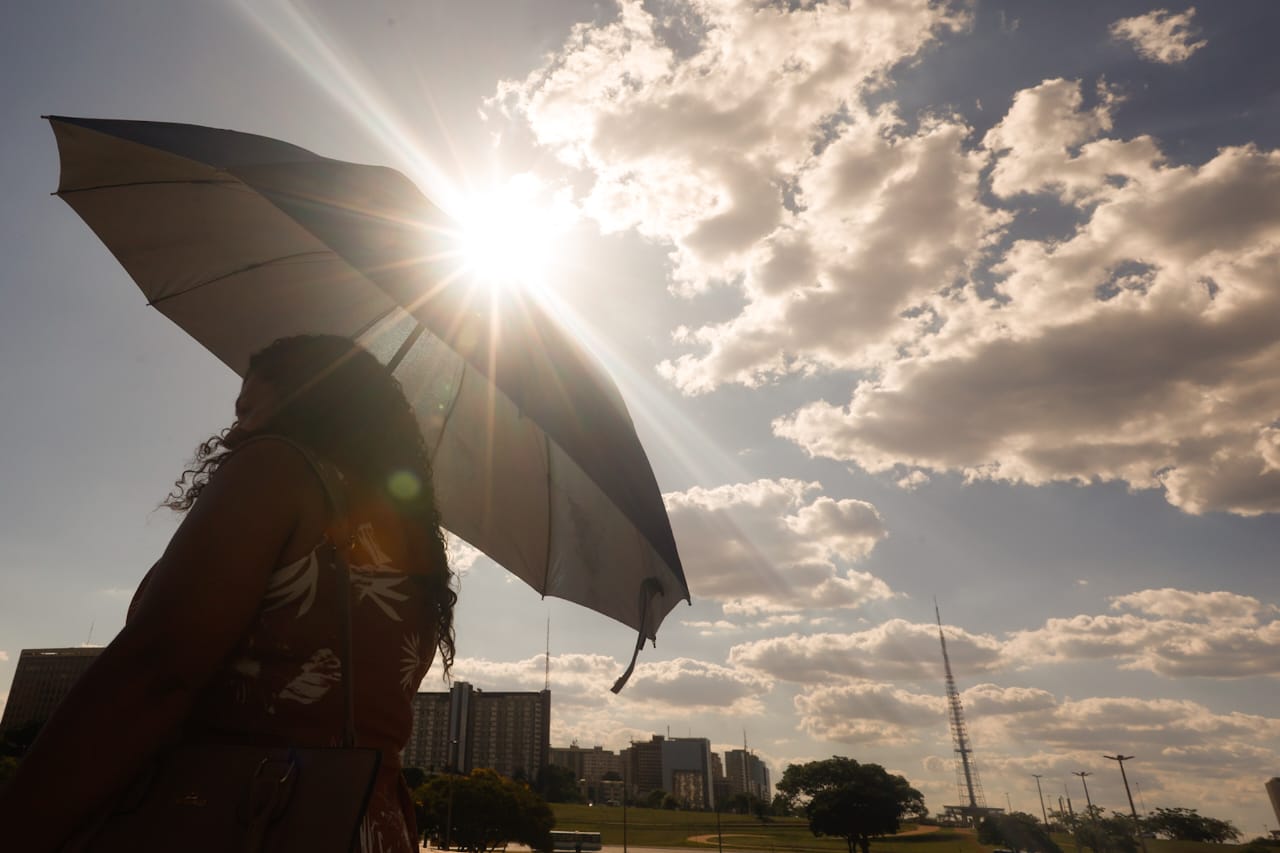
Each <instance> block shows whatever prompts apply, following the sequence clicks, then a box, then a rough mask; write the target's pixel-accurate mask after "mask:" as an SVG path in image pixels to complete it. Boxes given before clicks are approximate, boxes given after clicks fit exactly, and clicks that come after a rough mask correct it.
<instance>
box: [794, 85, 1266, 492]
mask: <svg viewBox="0 0 1280 853" xmlns="http://www.w3.org/2000/svg"><path fill="white" fill-rule="evenodd" d="M1078 94H1079V93H1078V85H1077V84H1074V83H1068V82H1065V81H1061V80H1057V81H1046V82H1045V83H1043V84H1041V85H1040V86H1037V87H1034V88H1032V89H1029V90H1026V91H1024V92H1022V93H1019V95H1018V96H1017V97H1016V98H1015V101H1014V107H1013V108H1012V109H1011V110H1010V112H1009V114H1008V115H1007V116H1006V117H1005V119H1004V121H1002V122H1001V124H999V125H997V127H996V128H994V129H993V130H992V132H991V133H990V134H988V138H987V140H988V142H989V143H990V144H992V145H997V146H1001V148H1000V150H1001V152H1002V153H999V154H998V156H997V157H996V167H995V171H994V172H993V188H995V189H997V191H999V192H1004V193H1008V194H1010V195H1017V194H1020V193H1025V192H1032V191H1045V190H1048V191H1053V192H1056V193H1057V194H1058V195H1059V198H1060V200H1061V201H1062V202H1063V203H1066V204H1071V205H1078V211H1079V213H1080V215H1081V217H1082V222H1081V224H1080V225H1079V226H1078V227H1077V228H1076V230H1075V232H1074V233H1073V234H1072V235H1071V236H1070V237H1069V238H1068V239H1065V240H1060V241H1054V240H1018V241H1015V242H1014V243H1013V244H1012V245H1011V246H1010V247H1009V248H1008V249H1007V250H1006V251H1005V252H1004V254H1003V257H1002V258H1001V260H1000V261H999V262H998V263H997V264H996V265H995V267H994V273H995V274H996V275H997V276H999V280H998V288H999V297H1000V298H999V300H992V299H986V298H982V297H980V296H978V294H977V290H976V289H975V288H967V289H964V290H962V291H957V292H955V293H953V294H951V295H950V296H948V297H947V298H946V299H943V300H940V301H938V302H937V303H935V305H936V310H937V312H938V315H939V317H940V318H943V320H944V321H945V322H943V323H942V324H941V326H940V328H939V329H938V331H937V332H936V334H931V335H929V336H927V337H924V338H922V339H921V341H920V344H919V347H918V349H917V350H915V351H913V352H909V353H907V354H906V355H904V356H903V357H901V358H899V359H897V360H896V361H894V362H892V363H890V364H887V365H886V366H885V367H884V369H883V370H882V371H881V372H880V373H879V374H878V375H877V376H875V377H874V378H871V379H868V380H865V381H863V382H862V383H861V384H859V385H858V386H857V387H856V388H854V390H853V393H852V395H851V398H850V400H849V403H848V404H847V405H846V406H843V407H841V406H836V405H832V404H830V403H827V402H818V403H813V404H810V405H807V406H804V407H802V408H800V409H799V410H798V411H796V412H794V413H793V414H791V415H789V416H787V417H785V418H781V419H779V420H778V421H776V422H775V432H776V433H777V434H778V435H780V436H783V437H786V438H789V439H791V440H793V441H795V442H796V443H798V444H799V445H800V446H802V447H803V448H805V449H806V450H807V451H808V452H809V453H811V454H813V455H818V456H827V457H831V458H835V459H839V460H847V461H851V462H854V463H856V464H858V465H859V466H861V467H863V468H865V469H867V470H869V471H873V472H890V471H895V470H900V469H901V468H902V467H903V466H907V467H911V468H915V469H917V470H926V471H959V472H962V473H963V474H964V475H965V476H966V477H968V478H970V479H990V480H1001V481H1008V482H1024V483H1031V484H1042V483H1047V482H1052V481H1074V482H1079V483H1088V482H1095V481H1114V480H1118V481H1122V482H1125V483H1127V484H1129V485H1130V486H1131V487H1133V488H1143V489H1157V488H1158V489H1163V491H1164V493H1165V496H1166V498H1167V499H1168V500H1169V502H1170V503H1172V504H1174V505H1175V506H1178V507H1180V508H1182V509H1183V510H1185V511H1188V512H1192V513H1200V512H1206V511H1211V510H1218V511H1222V510H1225V511H1230V512H1235V513H1239V514H1243V515H1253V514H1259V513H1265V512H1274V511H1280V469H1276V468H1275V467H1273V466H1271V464H1270V461H1269V460H1270V459H1271V456H1270V455H1269V454H1271V450H1270V448H1271V438H1272V436H1271V430H1272V429H1273V426H1272V423H1273V421H1274V418H1275V409H1274V401H1275V400H1276V399H1277V397H1280V377H1277V375H1276V374H1275V371H1273V370H1272V369H1271V365H1272V364H1274V363H1275V360H1276V359H1277V358H1278V357H1280V325H1278V324H1276V323H1274V322H1272V321H1271V319H1270V318H1272V317H1274V316H1276V315H1277V314H1278V313H1280V290H1277V289H1276V288H1275V287H1274V286H1273V285H1274V281H1275V280H1276V277H1277V275H1278V274H1280V248H1278V247H1280V152H1274V151H1272V152H1264V151H1260V150H1258V149H1256V148H1254V147H1252V146H1245V147H1240V148H1226V149H1223V150H1221V151H1220V152H1219V153H1218V154H1217V155H1216V156H1215V157H1214V158H1213V159H1212V160H1210V161H1209V162H1208V163H1205V164H1204V165H1202V166H1190V165H1184V166H1169V165H1166V164H1164V163H1163V162H1162V161H1161V160H1160V158H1159V157H1158V156H1157V155H1158V152H1156V150H1155V148H1154V147H1153V144H1152V143H1151V142H1150V141H1149V140H1146V139H1145V138H1140V139H1138V140H1131V141H1129V142H1118V141H1114V140H1099V141H1095V142H1089V143H1083V144H1081V143H1082V141H1083V140H1084V139H1086V138H1087V137H1088V135H1089V134H1092V133H1096V132H1099V131H1101V130H1102V129H1103V128H1104V126H1105V125H1106V124H1107V122H1106V121H1104V120H1103V118H1101V117H1099V114H1098V108H1093V109H1086V108H1085V107H1084V106H1083V101H1082V99H1081V98H1079V97H1078ZM1005 145H1010V146H1016V147H1010V148H1008V150H1005V149H1004V148H1003V146H1005ZM1071 150H1076V153H1075V154H1074V155H1073V154H1071V153H1070V151H1071Z"/></svg>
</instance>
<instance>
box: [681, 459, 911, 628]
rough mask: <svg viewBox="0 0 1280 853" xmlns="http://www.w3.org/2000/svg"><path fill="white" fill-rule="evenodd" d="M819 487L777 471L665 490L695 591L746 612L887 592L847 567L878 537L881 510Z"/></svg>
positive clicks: (837, 604)
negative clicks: (772, 475)
mask: <svg viewBox="0 0 1280 853" xmlns="http://www.w3.org/2000/svg"><path fill="white" fill-rule="evenodd" d="M820 489H821V484H819V483H815V482H802V481H800V480H785V479H784V480H757V481H755V482H753V483H737V484H732V485H726V486H718V487H716V488H711V489H706V488H693V489H690V490H688V491H685V492H673V493H670V494H667V495H666V496H665V498H666V503H667V511H668V513H669V515H670V517H671V527H672V530H673V531H674V532H675V536H676V541H677V542H678V543H679V545H680V552H681V556H682V558H683V560H684V562H685V563H686V564H688V565H691V566H697V567H698V571H697V572H695V573H692V574H691V577H690V581H691V586H692V592H693V594H694V595H695V596H698V597H701V598H712V599H716V600H719V601H721V602H723V604H724V610H725V613H726V614H744V615H754V614H765V615H769V614H772V613H776V612H778V611H786V610H795V609H801V608H847V607H857V606H859V605H861V604H863V603H865V602H867V601H871V600H876V599H884V598H889V597H890V596H891V595H892V594H893V593H892V591H891V590H890V589H889V587H888V585H887V584H886V583H885V582H884V581H882V580H880V579H879V578H876V577H874V576H873V575H870V574H868V573H866V572H859V571H855V570H853V569H852V568H849V564H850V563H852V562H855V561H857V560H859V559H861V558H862V557H865V556H866V555H867V554H868V553H870V551H871V549H872V548H874V547H875V545H876V543H877V542H879V541H880V540H881V539H883V538H884V537H885V536H886V531H885V528H884V522H883V520H882V519H881V518H880V514H879V512H877V511H876V508H875V507H874V506H872V505H871V504H869V503H866V502H864V501H858V500H851V499H843V500H835V499H832V498H830V497H827V496H825V495H816V494H815V493H816V492H818V491H819V490H820Z"/></svg>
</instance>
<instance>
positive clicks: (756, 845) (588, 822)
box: [551, 803, 1238, 853]
mask: <svg viewBox="0 0 1280 853" xmlns="http://www.w3.org/2000/svg"><path fill="white" fill-rule="evenodd" d="M551 808H552V810H553V811H554V812H555V815H556V828H557V829H579V830H588V831H592V832H599V833H600V835H601V838H602V839H603V841H604V843H605V844H607V845H621V844H622V808H621V807H620V806H583V805H573V804H569V803H553V804H552V806H551ZM915 829H916V827H915V826H913V825H911V824H904V825H903V827H902V832H901V833H899V834H898V835H894V836H890V837H888V838H881V839H876V840H875V841H872V842H871V853H989V851H991V850H993V849H995V848H994V847H992V846H991V845H984V844H979V843H978V840H977V837H976V836H975V834H974V833H973V831H972V830H964V829H950V828H945V827H944V828H939V829H937V830H935V831H931V832H930V831H926V832H921V833H912V830H915ZM922 829H927V828H925V827H922ZM720 831H721V833H722V834H723V836H724V847H725V849H726V850H735V851H736V850H758V851H770V853H774V851H794V853H848V847H847V846H846V845H845V842H844V839H842V838H815V837H814V835H813V833H811V832H810V831H809V825H808V823H806V822H805V820H804V819H803V818H785V817H783V818H770V819H769V822H768V823H761V822H760V821H759V820H757V819H756V818H754V817H746V816H743V815H728V814H723V815H721V816H720ZM699 836H709V838H707V839H706V841H695V840H692V839H695V838H698V837H699ZM1053 840H1054V841H1056V842H1057V843H1058V845H1059V846H1060V847H1061V848H1062V850H1063V853H1075V845H1074V844H1073V843H1072V841H1071V838H1070V836H1067V835H1055V836H1054V838H1053ZM627 844H628V845H635V846H636V847H687V848H694V849H699V850H707V851H717V850H718V848H717V845H716V816H715V815H714V814H712V813H709V812H686V811H668V810H666V809H645V808H638V807H630V808H628V809H627ZM1237 846H1238V845H1234V844H1202V843H1198V842H1192V841H1160V840H1156V839H1147V853H1230V851H1233V850H1234V849H1235V848H1236V847H1237Z"/></svg>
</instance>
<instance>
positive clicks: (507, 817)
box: [414, 770, 555, 853]
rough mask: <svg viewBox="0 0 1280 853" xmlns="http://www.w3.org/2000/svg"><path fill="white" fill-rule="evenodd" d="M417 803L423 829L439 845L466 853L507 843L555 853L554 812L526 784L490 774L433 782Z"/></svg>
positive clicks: (448, 776) (420, 793)
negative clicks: (447, 844) (552, 848)
mask: <svg viewBox="0 0 1280 853" xmlns="http://www.w3.org/2000/svg"><path fill="white" fill-rule="evenodd" d="M414 802H415V806H417V809H418V814H419V820H420V828H421V829H422V830H423V831H424V832H425V833H426V834H427V835H429V836H431V837H433V838H434V839H435V841H436V844H437V845H441V844H443V843H444V842H445V841H446V840H447V841H448V843H449V845H450V846H451V847H453V848H454V849H458V850H463V851H467V853H484V851H487V850H493V849H494V848H496V847H498V846H499V845H505V844H506V843H508V842H515V843H517V844H524V845H526V846H528V847H530V848H533V849H534V850H550V849H551V830H552V828H553V827H554V826H555V815H553V814H552V813H551V808H550V807H549V806H548V805H547V804H546V802H545V801H544V800H543V799H542V798H541V797H539V796H538V795H537V794H535V793H534V792H533V791H532V790H531V789H530V788H529V786H528V785H525V784H523V783H520V782H516V781H514V780H512V779H506V778H504V777H502V776H499V775H498V774H497V773H495V772H494V771H492V770H473V771H472V772H471V775H470V776H457V775H453V774H442V775H438V776H435V777H432V779H431V780H430V781H428V782H427V783H426V784H425V785H422V786H420V787H419V788H418V789H417V790H416V791H414ZM446 825H447V828H446Z"/></svg>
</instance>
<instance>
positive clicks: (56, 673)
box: [0, 648, 102, 731]
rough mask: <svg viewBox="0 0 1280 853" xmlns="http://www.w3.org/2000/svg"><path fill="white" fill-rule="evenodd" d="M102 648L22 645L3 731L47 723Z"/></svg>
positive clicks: (1, 721) (0, 729)
mask: <svg viewBox="0 0 1280 853" xmlns="http://www.w3.org/2000/svg"><path fill="white" fill-rule="evenodd" d="M101 652H102V649H101V648H73V649H23V650H22V653H21V654H20V655H19V656H18V666H17V669H16V670H14V673H13V684H12V685H11V686H10V687H9V699H8V701H7V702H6V703H5V706H4V717H3V718H2V719H0V731H4V730H6V729H9V728H18V727H20V726H23V725H26V724H28V723H44V721H45V720H47V719H49V717H50V716H51V715H52V714H53V711H54V709H55V708H57V707H58V704H59V703H60V702H61V701H62V699H63V697H64V696H66V695H67V693H69V692H70V691H71V686H72V685H73V684H75V683H76V681H78V680H79V679H80V676H81V675H82V674H84V671H85V670H86V669H88V668H89V664H91V663H93V662H94V660H96V659H97V657H98V655H99V654H100V653H101Z"/></svg>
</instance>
